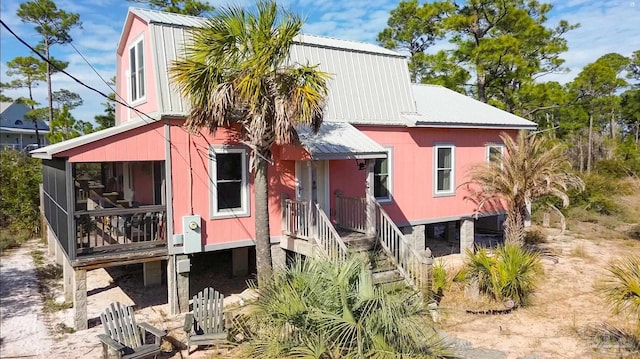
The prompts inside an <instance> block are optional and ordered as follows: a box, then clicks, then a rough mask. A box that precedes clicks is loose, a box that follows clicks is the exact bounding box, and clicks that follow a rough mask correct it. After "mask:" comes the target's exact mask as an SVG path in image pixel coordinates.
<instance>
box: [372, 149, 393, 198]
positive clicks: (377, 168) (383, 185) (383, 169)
mask: <svg viewBox="0 0 640 359" xmlns="http://www.w3.org/2000/svg"><path fill="white" fill-rule="evenodd" d="M391 153H392V150H391V148H388V149H387V158H377V159H376V160H375V163H374V165H373V195H374V196H375V197H376V199H377V200H378V201H381V202H384V201H391V184H392V182H391V175H392V173H391V169H392V166H391V164H392V161H393V159H392V157H391Z"/></svg>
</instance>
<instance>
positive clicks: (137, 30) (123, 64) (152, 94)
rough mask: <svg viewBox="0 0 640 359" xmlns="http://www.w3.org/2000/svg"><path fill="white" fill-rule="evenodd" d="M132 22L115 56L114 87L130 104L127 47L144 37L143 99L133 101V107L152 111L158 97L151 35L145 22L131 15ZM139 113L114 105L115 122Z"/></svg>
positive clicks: (156, 108)
mask: <svg viewBox="0 0 640 359" xmlns="http://www.w3.org/2000/svg"><path fill="white" fill-rule="evenodd" d="M130 16H131V17H132V22H131V27H130V28H129V31H128V33H127V34H126V35H125V37H124V38H125V39H126V40H125V42H124V43H125V45H124V48H123V52H122V53H118V54H117V56H116V61H117V62H118V64H117V73H116V78H117V80H116V87H117V91H118V93H119V94H121V95H122V97H124V98H125V99H126V100H127V103H128V104H131V101H130V93H129V91H130V90H129V76H128V75H127V72H128V71H129V69H130V67H129V66H130V65H129V64H130V61H129V48H130V47H131V46H132V45H133V44H135V43H137V42H138V41H139V40H140V39H141V38H143V39H144V77H145V97H146V98H145V99H144V100H141V101H140V102H136V103H135V106H134V107H135V108H136V109H137V110H139V111H141V112H143V113H147V114H150V113H153V112H156V111H158V97H157V95H156V91H157V90H156V78H155V69H154V67H153V61H152V58H153V56H152V53H151V35H150V33H149V27H148V25H147V23H145V22H144V21H142V20H141V19H140V18H138V17H137V16H135V15H131V14H130ZM136 117H139V115H138V114H137V113H136V112H135V111H133V110H130V109H128V108H126V107H124V106H122V105H119V104H117V105H116V122H117V123H123V122H126V121H128V120H130V119H132V118H136Z"/></svg>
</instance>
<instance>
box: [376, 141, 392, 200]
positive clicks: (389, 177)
mask: <svg viewBox="0 0 640 359" xmlns="http://www.w3.org/2000/svg"><path fill="white" fill-rule="evenodd" d="M384 149H385V150H386V152H387V158H386V160H387V190H388V192H389V194H388V195H387V196H386V197H376V201H378V202H379V203H389V202H391V201H392V198H393V147H386V146H385V148H384ZM378 159H379V158H377V159H374V161H375V160H378ZM375 177H376V174H375V171H374V173H373V178H374V179H373V184H372V185H373V186H374V188H373V191H374V195H375Z"/></svg>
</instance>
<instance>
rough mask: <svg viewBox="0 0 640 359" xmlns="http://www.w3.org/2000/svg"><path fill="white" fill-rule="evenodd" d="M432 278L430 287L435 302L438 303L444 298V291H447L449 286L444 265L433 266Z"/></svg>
mask: <svg viewBox="0 0 640 359" xmlns="http://www.w3.org/2000/svg"><path fill="white" fill-rule="evenodd" d="M432 278H433V280H432V282H431V287H432V290H433V295H434V299H435V301H436V302H438V303H440V300H441V299H442V297H443V296H444V291H445V290H446V289H448V288H449V285H450V284H451V282H450V280H449V277H448V275H447V268H446V265H445V264H444V263H437V264H434V265H433V267H432Z"/></svg>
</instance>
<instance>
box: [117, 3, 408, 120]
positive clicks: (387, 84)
mask: <svg viewBox="0 0 640 359" xmlns="http://www.w3.org/2000/svg"><path fill="white" fill-rule="evenodd" d="M134 17H137V18H139V19H141V20H142V21H144V22H146V23H147V24H148V28H149V34H150V38H151V41H150V42H151V44H150V47H151V51H152V54H151V59H152V61H153V62H154V67H155V69H154V73H153V76H154V78H155V83H156V86H157V88H158V90H157V91H156V94H157V99H158V107H159V110H158V111H159V113H160V114H161V115H173V116H175V115H181V116H186V115H187V114H188V112H189V103H188V101H187V100H186V99H185V98H183V96H181V95H180V93H179V91H178V89H177V88H176V86H175V85H174V84H173V83H172V81H171V79H170V75H169V68H170V66H171V64H172V63H173V61H174V60H176V59H177V58H178V57H179V56H180V55H182V54H183V53H184V50H183V49H184V44H185V43H186V42H188V41H190V39H191V36H192V35H191V31H192V30H193V29H194V28H197V27H201V26H203V25H205V24H206V21H207V19H205V18H201V17H194V16H186V15H178V14H170V13H164V12H161V11H155V10H147V9H140V8H129V14H128V15H127V20H126V22H125V27H124V29H123V34H122V36H121V39H120V44H119V45H118V46H119V47H118V51H122V49H123V48H124V47H125V46H126V44H125V43H124V41H126V34H127V31H128V29H129V28H130V26H131V23H132V21H133V18H134ZM289 63H291V64H310V65H316V64H317V65H319V66H318V68H319V69H320V70H321V71H324V72H326V73H328V74H329V75H331V79H330V80H329V98H328V101H327V106H326V109H325V120H328V121H343V122H350V123H358V124H376V125H389V124H390V125H401V126H406V123H405V121H404V119H403V118H402V116H401V113H402V112H405V111H413V110H414V104H413V97H412V94H411V90H410V81H409V70H408V67H407V60H406V58H405V56H404V55H403V54H400V53H397V52H395V51H392V50H389V49H385V48H383V47H380V46H377V45H373V44H368V43H364V42H357V41H349V40H340V39H335V38H329V37H323V36H316V35H308V34H301V35H298V36H297V37H296V38H295V40H294V44H293V46H292V48H291V51H290V54H289Z"/></svg>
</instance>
